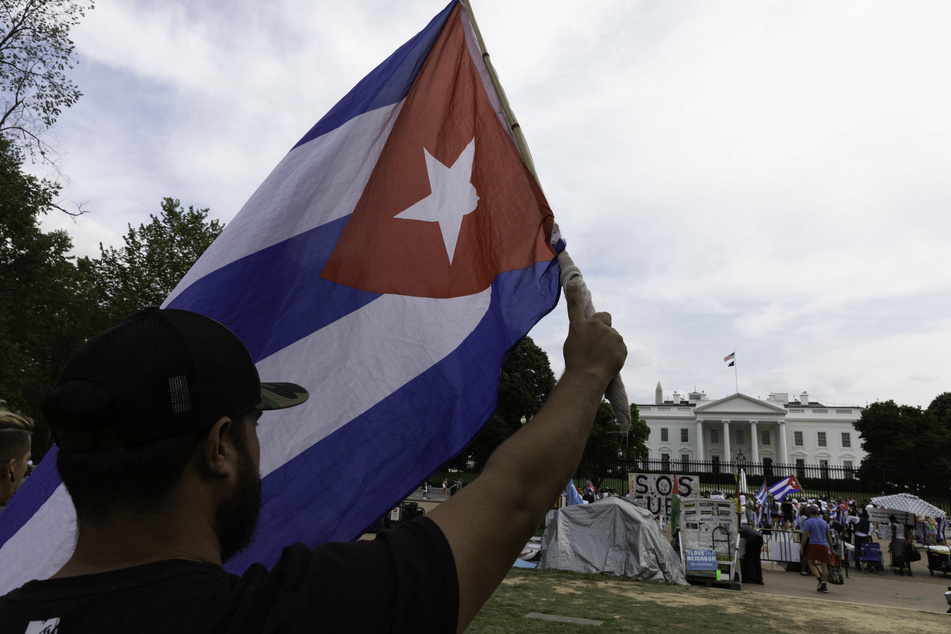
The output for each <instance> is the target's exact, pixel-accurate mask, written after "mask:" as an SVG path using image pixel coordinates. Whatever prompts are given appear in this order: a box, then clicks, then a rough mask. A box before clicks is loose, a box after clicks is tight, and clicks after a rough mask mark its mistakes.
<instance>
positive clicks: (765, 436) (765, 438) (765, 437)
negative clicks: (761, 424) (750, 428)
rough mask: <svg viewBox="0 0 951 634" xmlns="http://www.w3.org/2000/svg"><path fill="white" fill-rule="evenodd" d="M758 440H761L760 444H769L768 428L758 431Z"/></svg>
mask: <svg viewBox="0 0 951 634" xmlns="http://www.w3.org/2000/svg"><path fill="white" fill-rule="evenodd" d="M760 441H761V444H763V445H768V444H769V430H768V429H764V430H763V431H761V432H760Z"/></svg>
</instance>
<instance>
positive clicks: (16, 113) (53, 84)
mask: <svg viewBox="0 0 951 634" xmlns="http://www.w3.org/2000/svg"><path fill="white" fill-rule="evenodd" d="M92 8H93V0H0V134H2V135H3V136H4V137H6V138H8V139H10V140H12V141H13V142H14V143H15V144H16V148H17V149H18V150H25V151H26V152H28V153H29V154H30V156H32V157H34V158H35V157H36V155H37V154H39V155H40V156H41V157H42V158H43V159H46V160H50V158H49V155H48V153H49V149H50V148H49V147H48V145H47V144H46V142H45V141H44V140H43V137H44V133H45V132H46V130H47V129H48V128H50V127H51V126H52V125H53V124H54V123H56V119H57V118H58V117H59V115H60V113H62V111H63V108H68V107H70V106H72V105H73V104H74V103H76V100H78V99H79V97H80V96H82V93H81V92H80V91H79V88H77V87H76V85H75V84H74V83H73V82H72V81H70V80H69V79H68V78H67V77H66V71H68V70H71V69H72V68H73V66H74V64H75V58H74V56H73V42H72V41H71V40H70V39H69V30H70V29H71V28H72V27H74V26H76V25H77V24H78V23H79V21H80V19H81V18H82V17H83V16H84V15H85V12H86V11H88V10H91V9H92Z"/></svg>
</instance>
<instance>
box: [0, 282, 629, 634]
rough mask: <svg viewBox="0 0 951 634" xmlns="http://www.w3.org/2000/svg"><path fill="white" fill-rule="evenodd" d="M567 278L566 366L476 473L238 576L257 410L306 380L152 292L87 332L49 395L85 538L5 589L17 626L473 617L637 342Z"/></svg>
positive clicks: (201, 626)
mask: <svg viewBox="0 0 951 634" xmlns="http://www.w3.org/2000/svg"><path fill="white" fill-rule="evenodd" d="M566 293H567V303H568V315H569V334H568V338H567V340H566V341H565V347H564V351H565V373H564V375H563V376H562V378H561V380H560V381H559V382H558V384H557V386H556V387H555V390H554V391H553V392H552V394H551V396H550V398H549V399H548V402H547V403H546V404H545V406H544V407H543V408H542V410H541V411H540V412H539V413H538V414H537V415H536V416H535V417H534V418H533V419H532V420H531V421H530V422H529V423H527V424H526V425H525V426H524V427H523V428H522V429H521V430H519V432H518V433H516V434H515V435H514V436H512V437H511V438H510V439H509V440H508V441H506V442H505V443H503V444H502V445H501V446H500V447H499V448H498V449H497V450H496V452H495V453H494V454H493V455H492V457H491V458H490V459H489V461H488V463H487V464H486V467H485V470H484V471H483V473H482V475H480V477H479V478H477V479H476V480H475V481H474V482H473V483H472V484H471V485H470V486H467V487H466V488H465V489H464V490H463V491H461V492H460V493H459V494H458V495H456V496H454V497H452V498H450V499H449V500H448V501H446V502H444V503H443V504H441V505H440V506H439V507H438V508H437V509H436V510H434V511H432V512H431V513H430V514H429V515H427V516H424V517H420V518H418V519H417V520H415V521H413V522H411V523H409V524H408V525H406V526H407V527H406V528H405V529H404V528H400V529H398V530H396V531H394V532H392V533H391V532H384V533H383V534H382V535H381V538H379V539H377V540H375V541H373V542H353V543H346V544H326V545H323V546H319V547H318V548H317V549H315V550H310V549H308V548H306V547H305V546H303V545H302V544H296V545H293V546H292V545H291V544H285V546H289V547H288V548H285V549H284V553H283V555H282V556H281V558H280V559H279V560H278V562H277V563H276V564H275V566H274V567H273V569H272V571H271V572H270V573H268V572H267V571H266V570H265V569H264V568H263V567H262V566H260V565H253V566H251V567H250V568H249V569H248V571H247V572H246V573H245V574H244V575H243V576H242V577H237V576H234V575H231V574H228V573H226V572H225V571H223V570H222V569H221V564H222V562H223V561H226V560H227V559H228V558H230V557H232V556H233V555H234V554H235V553H237V552H239V551H240V550H242V549H243V548H244V547H245V546H246V545H247V543H248V541H249V540H250V538H251V535H252V534H253V532H254V526H255V522H256V519H257V510H258V508H259V506H260V491H261V486H260V477H259V476H258V475H257V474H258V470H259V467H260V446H259V441H258V437H257V430H256V428H257V427H258V425H261V426H266V425H267V420H266V419H264V420H259V419H261V413H262V411H265V410H273V409H280V408H284V407H294V406H298V405H300V404H302V403H303V402H304V401H305V400H307V392H306V391H305V390H304V389H303V388H301V387H299V386H297V385H293V384H287V383H261V382H260V380H259V379H258V373H257V370H256V369H255V367H254V364H253V363H252V362H251V357H250V356H249V354H248V352H247V350H246V349H245V348H244V346H243V345H242V344H241V342H240V341H239V340H238V338H237V337H235V336H234V334H233V333H231V332H230V331H229V330H227V329H226V328H225V327H224V326H222V325H221V324H220V323H218V322H215V321H214V320H211V319H209V318H207V317H204V316H201V315H198V314H196V313H189V312H186V311H177V310H171V309H165V310H159V309H154V308H153V309H147V310H145V311H143V312H141V313H137V314H136V315H134V316H132V317H130V318H129V319H127V320H126V321H124V322H122V323H121V324H119V325H118V326H116V327H114V328H112V329H110V330H107V331H106V332H104V333H102V334H100V335H99V336H97V337H95V338H94V339H92V340H90V341H89V342H88V343H87V344H86V345H85V346H84V347H83V348H82V349H81V350H80V351H79V352H77V353H76V355H75V356H74V357H73V358H72V359H71V360H70V362H69V363H68V364H67V367H66V369H65V370H64V372H63V375H62V376H61V379H60V383H59V384H58V385H57V387H56V388H54V390H53V391H52V392H51V394H50V395H49V396H48V397H47V399H46V401H45V402H44V411H45V415H46V418H47V420H48V421H49V423H50V426H51V428H52V430H53V433H54V435H55V437H56V439H57V442H58V444H59V445H60V451H59V454H58V457H57V458H58V466H59V470H60V472H61V474H62V478H63V481H64V483H65V484H66V487H67V489H68V490H69V492H70V495H71V496H72V497H73V501H74V503H75V506H76V511H77V514H78V516H79V519H80V523H79V527H80V529H79V537H78V541H77V544H76V549H75V552H74V553H73V555H72V557H71V558H70V559H69V561H67V562H66V565H65V566H63V568H62V569H61V570H59V572H57V573H56V574H55V575H54V576H53V578H52V579H49V580H46V581H32V582H30V583H28V584H26V585H25V586H23V587H22V588H20V589H18V590H15V591H13V592H12V593H10V594H8V595H6V596H4V597H2V598H0V622H2V623H3V624H4V628H5V631H11V632H27V631H40V629H36V628H39V627H40V626H41V625H42V626H44V627H46V626H49V627H54V626H58V625H60V624H61V625H63V631H67V630H68V631H74V632H79V631H90V632H91V631H115V632H118V631H136V632H150V631H155V632H169V631H174V632H210V631H229V632H245V631H247V632H261V631H266V630H273V629H278V630H280V631H305V630H306V631H310V630H312V629H313V628H314V627H315V626H317V625H320V626H323V627H328V628H329V629H332V630H333V631H338V632H342V631H360V632H370V631H384V630H386V631H416V632H445V631H452V630H456V629H458V630H459V631H463V630H465V628H466V627H467V626H468V624H469V623H470V622H471V620H472V619H473V618H474V617H475V615H476V613H477V612H478V610H479V608H481V606H482V604H484V603H485V601H486V600H487V599H488V598H489V596H490V595H491V594H492V592H493V591H494V590H495V588H496V587H497V586H498V584H499V583H500V582H501V581H502V579H503V578H504V577H505V574H506V573H507V571H508V570H509V568H510V567H511V565H512V562H513V561H514V560H515V558H516V557H517V556H518V553H519V552H520V551H521V549H522V547H523V546H524V545H525V542H526V541H527V540H528V538H529V537H530V536H531V535H532V533H533V532H534V530H535V528H536V527H537V526H538V525H539V523H540V522H541V520H542V518H543V517H544V515H545V512H546V511H547V510H548V508H550V506H551V504H552V502H553V500H554V499H555V497H556V496H557V495H558V494H559V493H560V492H561V489H562V487H563V485H564V482H565V481H566V480H568V479H569V478H570V477H571V474H572V472H573V471H574V469H575V468H576V466H577V465H578V462H579V460H580V459H581V453H582V451H583V450H584V446H585V443H586V441H587V437H588V434H589V433H590V430H591V426H592V424H593V422H594V417H595V413H596V411H597V407H598V404H599V403H600V401H601V397H602V394H603V393H604V390H605V388H606V387H607V384H608V382H609V381H610V380H611V379H612V378H613V377H614V375H615V374H616V373H617V372H618V371H619V370H620V368H621V365H622V364H623V362H624V357H625V356H626V354H627V351H626V348H625V346H624V344H623V342H622V341H621V338H620V336H619V335H618V334H617V332H616V331H615V330H614V329H613V328H611V325H610V323H611V318H610V316H609V315H607V314H606V313H597V314H596V315H594V316H593V317H592V318H590V319H586V318H585V317H584V313H583V308H582V299H581V296H580V291H579V288H578V286H577V285H576V284H573V283H570V284H569V286H568V288H567V289H566ZM169 388H171V389H169ZM316 405H318V406H319V404H316ZM314 415H317V416H319V411H317V412H315V413H314ZM512 483H517V485H516V486H512ZM31 628H33V629H31ZM54 629H55V627H54Z"/></svg>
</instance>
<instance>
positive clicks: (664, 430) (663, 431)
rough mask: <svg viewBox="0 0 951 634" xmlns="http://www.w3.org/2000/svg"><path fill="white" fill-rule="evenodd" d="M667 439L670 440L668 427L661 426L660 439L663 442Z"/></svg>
mask: <svg viewBox="0 0 951 634" xmlns="http://www.w3.org/2000/svg"><path fill="white" fill-rule="evenodd" d="M667 440H668V439H667V428H666V427H661V428H660V441H661V442H667Z"/></svg>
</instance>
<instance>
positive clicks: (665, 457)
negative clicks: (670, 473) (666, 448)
mask: <svg viewBox="0 0 951 634" xmlns="http://www.w3.org/2000/svg"><path fill="white" fill-rule="evenodd" d="M660 466H661V467H662V468H663V469H664V471H667V470H669V469H670V454H669V453H662V454H660Z"/></svg>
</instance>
